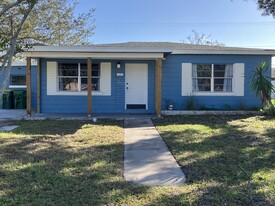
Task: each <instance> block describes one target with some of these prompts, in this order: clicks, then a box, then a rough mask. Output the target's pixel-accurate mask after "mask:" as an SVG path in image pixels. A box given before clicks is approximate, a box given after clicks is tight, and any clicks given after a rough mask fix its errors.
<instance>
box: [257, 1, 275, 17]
mask: <svg viewBox="0 0 275 206" xmlns="http://www.w3.org/2000/svg"><path fill="white" fill-rule="evenodd" d="M258 8H259V9H260V10H263V15H268V16H269V15H272V16H273V18H275V1H274V0H258Z"/></svg>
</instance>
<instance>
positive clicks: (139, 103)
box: [125, 64, 148, 109]
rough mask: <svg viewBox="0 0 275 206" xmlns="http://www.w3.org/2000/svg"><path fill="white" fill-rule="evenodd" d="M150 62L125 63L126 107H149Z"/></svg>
mask: <svg viewBox="0 0 275 206" xmlns="http://www.w3.org/2000/svg"><path fill="white" fill-rule="evenodd" d="M147 102H148V64H126V65H125V109H148V108H147V107H148V106H147V104H148V103H147Z"/></svg>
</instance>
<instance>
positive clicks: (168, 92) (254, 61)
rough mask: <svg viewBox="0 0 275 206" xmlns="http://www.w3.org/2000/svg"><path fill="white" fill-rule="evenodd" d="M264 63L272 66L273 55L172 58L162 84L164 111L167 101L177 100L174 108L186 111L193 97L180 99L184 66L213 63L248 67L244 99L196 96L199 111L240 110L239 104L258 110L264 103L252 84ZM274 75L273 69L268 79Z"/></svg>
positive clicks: (167, 60) (165, 65)
mask: <svg viewBox="0 0 275 206" xmlns="http://www.w3.org/2000/svg"><path fill="white" fill-rule="evenodd" d="M261 61H266V62H267V63H268V65H271V56H253V55H170V56H168V57H167V58H166V60H165V61H164V63H163V81H162V109H167V106H166V100H172V101H174V109H176V110H182V109H185V108H186V103H187V100H188V99H189V98H190V97H187V96H181V69H182V63H197V64H198V63H214V64H225V63H227V64H233V63H244V64H245V81H244V96H194V101H195V103H196V105H197V107H198V108H201V107H206V108H209V109H226V108H228V107H230V108H232V109H239V107H240V104H242V105H244V106H245V107H246V108H247V109H249V108H252V107H259V106H260V104H261V102H260V99H259V97H257V96H256V95H255V94H254V93H253V92H251V89H250V84H251V77H252V74H253V70H255V68H256V66H257V65H259V63H260V62H261ZM270 75H271V69H269V71H268V72H267V76H270Z"/></svg>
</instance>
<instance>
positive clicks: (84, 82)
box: [81, 77, 88, 91]
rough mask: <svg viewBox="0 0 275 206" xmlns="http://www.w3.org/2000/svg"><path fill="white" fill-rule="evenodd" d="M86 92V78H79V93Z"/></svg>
mask: <svg viewBox="0 0 275 206" xmlns="http://www.w3.org/2000/svg"><path fill="white" fill-rule="evenodd" d="M87 90H88V78H85V77H84V78H81V91H87Z"/></svg>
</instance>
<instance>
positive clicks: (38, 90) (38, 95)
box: [37, 58, 41, 113]
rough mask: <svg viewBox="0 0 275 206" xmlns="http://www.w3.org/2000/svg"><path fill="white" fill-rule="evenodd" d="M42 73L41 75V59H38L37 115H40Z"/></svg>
mask: <svg viewBox="0 0 275 206" xmlns="http://www.w3.org/2000/svg"><path fill="white" fill-rule="evenodd" d="M40 73H41V67H40V58H38V59H37V113H40V112H41V110H40V84H41V83H40V82H41V81H40Z"/></svg>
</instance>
